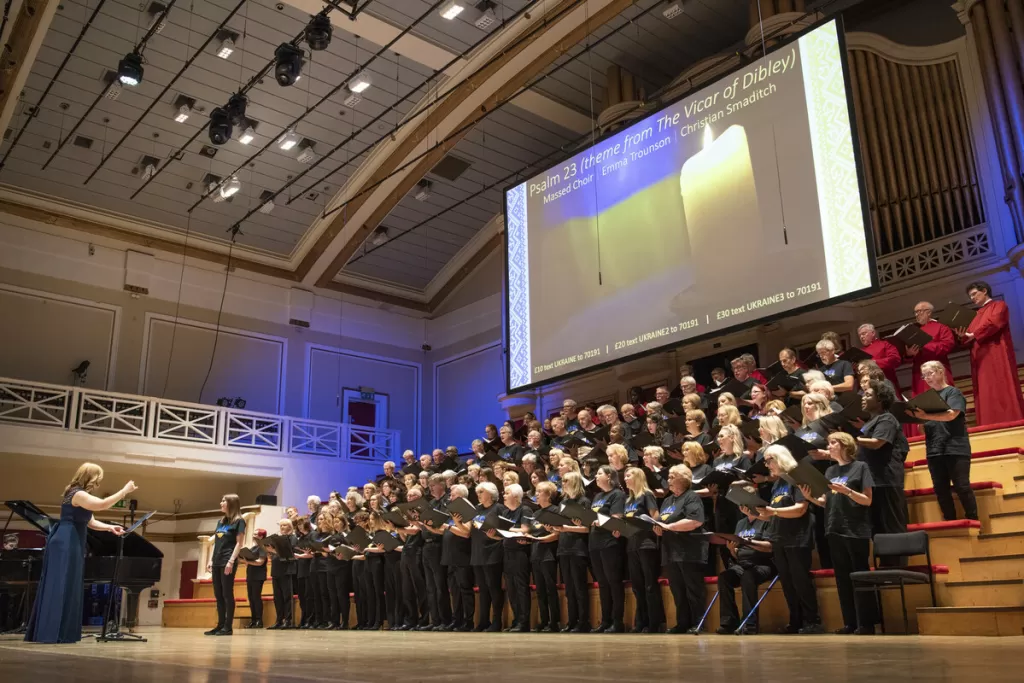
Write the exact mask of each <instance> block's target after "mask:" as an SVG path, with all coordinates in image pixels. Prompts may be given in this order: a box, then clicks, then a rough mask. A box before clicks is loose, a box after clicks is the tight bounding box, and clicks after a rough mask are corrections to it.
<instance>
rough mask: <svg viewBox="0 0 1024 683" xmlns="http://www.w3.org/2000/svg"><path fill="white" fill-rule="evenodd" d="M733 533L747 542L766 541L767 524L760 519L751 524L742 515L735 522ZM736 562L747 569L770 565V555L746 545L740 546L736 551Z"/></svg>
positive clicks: (747, 518) (748, 519)
mask: <svg viewBox="0 0 1024 683" xmlns="http://www.w3.org/2000/svg"><path fill="white" fill-rule="evenodd" d="M733 533H735V534H736V535H737V536H739V537H740V538H742V539H745V540H747V541H767V540H768V522H765V521H764V520H760V519H755V520H754V521H753V522H751V521H750V518H749V517H747V516H746V515H743V517H741V518H740V520H739V521H738V522H736V530H735V531H734V532H733ZM736 561H737V562H739V563H740V564H742V565H744V566H747V567H749V566H753V565H759V564H761V565H770V564H771V563H772V554H771V553H765V552H761V551H760V550H757V549H756V548H752V547H750V546H748V545H741V546H740V547H738V548H737V549H736Z"/></svg>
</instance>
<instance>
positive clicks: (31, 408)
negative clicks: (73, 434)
mask: <svg viewBox="0 0 1024 683" xmlns="http://www.w3.org/2000/svg"><path fill="white" fill-rule="evenodd" d="M70 399H71V390H70V389H68V388H66V387H58V386H51V385H46V384H27V383H23V382H19V381H18V380H8V381H0V421H4V422H23V423H26V424H34V425H46V426H48V427H64V426H65V425H66V424H67V423H68V420H67V415H68V407H69V406H70V405H71V400H70Z"/></svg>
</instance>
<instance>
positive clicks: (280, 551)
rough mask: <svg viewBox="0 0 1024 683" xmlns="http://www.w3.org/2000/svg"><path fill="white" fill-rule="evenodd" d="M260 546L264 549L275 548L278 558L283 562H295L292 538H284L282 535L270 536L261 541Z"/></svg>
mask: <svg viewBox="0 0 1024 683" xmlns="http://www.w3.org/2000/svg"><path fill="white" fill-rule="evenodd" d="M259 544H260V545H262V546H263V547H264V548H273V549H274V552H276V553H277V556H278V557H279V558H281V559H282V560H294V559H295V551H294V550H293V549H292V539H291V536H282V535H280V534H270V535H269V536H267V537H266V538H264V539H263V540H261V541H259Z"/></svg>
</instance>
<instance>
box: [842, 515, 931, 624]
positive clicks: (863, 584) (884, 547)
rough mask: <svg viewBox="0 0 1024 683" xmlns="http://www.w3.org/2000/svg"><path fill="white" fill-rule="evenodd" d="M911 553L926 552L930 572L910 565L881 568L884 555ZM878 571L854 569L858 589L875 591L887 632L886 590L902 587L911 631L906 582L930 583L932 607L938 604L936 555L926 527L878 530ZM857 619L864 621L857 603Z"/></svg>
mask: <svg viewBox="0 0 1024 683" xmlns="http://www.w3.org/2000/svg"><path fill="white" fill-rule="evenodd" d="M911 555H924V556H925V557H926V558H927V562H928V570H927V571H926V572H919V571H911V570H909V569H900V568H892V569H889V568H886V569H879V567H878V560H879V559H881V558H896V557H899V558H905V557H910V556H911ZM874 563H875V569H874V571H867V572H852V573H851V574H850V581H851V582H852V583H853V590H854V593H858V592H866V591H867V592H871V593H874V594H875V600H876V601H877V603H878V620H879V621H880V622H881V624H882V633H885V617H884V616H883V614H882V591H883V590H884V589H886V588H899V589H900V603H901V604H902V606H903V632H904V633H909V632H910V619H909V618H908V617H907V595H906V592H905V590H904V589H905V587H906V586H913V585H923V584H928V587H929V588H930V590H931V595H932V607H935V579H934V577H933V575H932V555H931V551H930V550H929V547H928V534H927V533H925V532H924V531H912V532H909V533H904V534H877V535H876V536H875V538H874ZM857 622H858V623H860V605H859V604H858V605H857Z"/></svg>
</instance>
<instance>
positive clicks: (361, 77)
mask: <svg viewBox="0 0 1024 683" xmlns="http://www.w3.org/2000/svg"><path fill="white" fill-rule="evenodd" d="M371 85H373V79H371V78H370V74H368V73H366V72H363V71H360V72H359V73H358V74H356V75H355V76H353V77H352V80H351V81H349V82H348V89H349V90H351V91H352V92H354V93H356V94H359V93H362V92H363V91H364V90H366V89H367V88H369V87H370V86H371Z"/></svg>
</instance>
